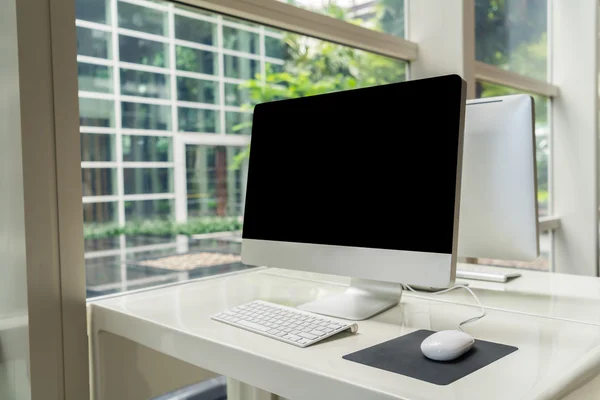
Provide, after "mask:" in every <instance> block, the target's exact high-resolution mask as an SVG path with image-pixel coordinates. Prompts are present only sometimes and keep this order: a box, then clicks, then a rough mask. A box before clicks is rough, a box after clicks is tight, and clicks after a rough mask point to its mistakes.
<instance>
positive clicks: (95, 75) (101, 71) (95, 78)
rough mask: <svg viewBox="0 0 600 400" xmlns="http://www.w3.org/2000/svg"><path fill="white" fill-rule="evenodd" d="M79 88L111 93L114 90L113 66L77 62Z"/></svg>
mask: <svg viewBox="0 0 600 400" xmlns="http://www.w3.org/2000/svg"><path fill="white" fill-rule="evenodd" d="M77 71H78V76H79V90H84V91H88V92H101V93H110V92H112V91H113V80H112V68H110V67H107V66H106V65H94V64H87V63H79V64H77Z"/></svg>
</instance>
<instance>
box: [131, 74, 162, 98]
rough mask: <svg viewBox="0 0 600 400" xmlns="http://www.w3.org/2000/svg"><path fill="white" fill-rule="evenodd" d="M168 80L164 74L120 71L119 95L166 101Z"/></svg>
mask: <svg viewBox="0 0 600 400" xmlns="http://www.w3.org/2000/svg"><path fill="white" fill-rule="evenodd" d="M168 82H169V80H168V77H167V76H166V75H165V74H157V73H154V72H147V71H136V70H133V69H121V94H125V95H129V96H140V97H154V98H160V99H168V98H169V97H170V88H169V83H168Z"/></svg>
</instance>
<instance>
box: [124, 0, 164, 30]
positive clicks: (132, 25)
mask: <svg viewBox="0 0 600 400" xmlns="http://www.w3.org/2000/svg"><path fill="white" fill-rule="evenodd" d="M118 8H119V27H121V28H125V29H132V30H135V31H140V32H146V33H152V34H154V35H161V36H164V35H166V34H167V33H168V31H169V29H168V24H167V14H166V13H165V12H163V11H159V10H155V9H152V8H146V7H142V6H138V5H135V4H131V3H126V2H123V1H119V2H118Z"/></svg>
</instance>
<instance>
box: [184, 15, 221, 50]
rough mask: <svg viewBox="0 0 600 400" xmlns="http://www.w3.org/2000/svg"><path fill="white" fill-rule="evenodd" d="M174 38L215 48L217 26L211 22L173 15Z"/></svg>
mask: <svg viewBox="0 0 600 400" xmlns="http://www.w3.org/2000/svg"><path fill="white" fill-rule="evenodd" d="M175 37H176V38H177V39H181V40H187V41H189V42H196V43H201V44H206V45H209V46H216V45H217V26H216V25H215V24H213V23H212V22H208V21H201V20H197V19H193V18H189V17H184V16H183V15H175Z"/></svg>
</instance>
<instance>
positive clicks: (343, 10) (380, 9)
mask: <svg viewBox="0 0 600 400" xmlns="http://www.w3.org/2000/svg"><path fill="white" fill-rule="evenodd" d="M279 1H284V2H288V1H287V0H279ZM290 3H292V4H294V5H297V6H299V7H302V8H306V9H309V10H311V11H314V12H318V13H320V14H326V15H328V16H330V17H334V18H337V19H342V20H344V21H348V22H352V23H357V24H359V25H361V26H364V27H365V28H369V29H373V30H376V31H380V32H385V33H389V34H391V35H394V36H398V37H404V0H337V1H331V0H296V1H293V2H290Z"/></svg>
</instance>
